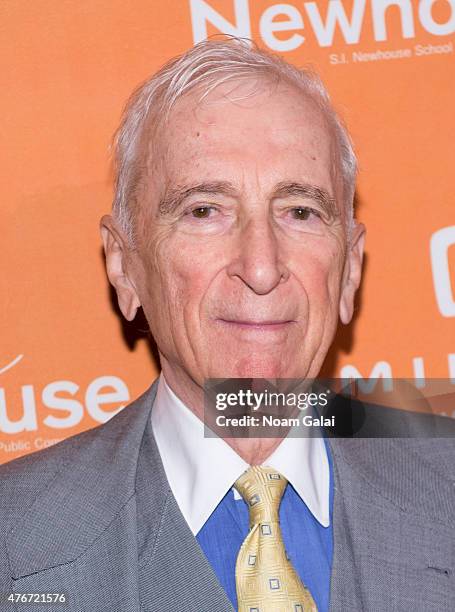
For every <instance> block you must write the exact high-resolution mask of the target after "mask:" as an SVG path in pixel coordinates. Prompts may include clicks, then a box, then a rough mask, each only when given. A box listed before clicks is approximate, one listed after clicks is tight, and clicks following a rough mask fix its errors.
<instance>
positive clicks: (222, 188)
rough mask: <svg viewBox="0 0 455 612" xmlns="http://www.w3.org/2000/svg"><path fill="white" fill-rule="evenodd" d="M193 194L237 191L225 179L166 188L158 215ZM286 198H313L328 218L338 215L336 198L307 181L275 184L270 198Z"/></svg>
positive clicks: (233, 193) (172, 210) (227, 194)
mask: <svg viewBox="0 0 455 612" xmlns="http://www.w3.org/2000/svg"><path fill="white" fill-rule="evenodd" d="M195 194H198V195H199V194H205V195H212V196H214V195H226V196H230V197H235V196H238V191H237V190H236V189H235V187H234V186H233V185H232V184H231V183H229V182H227V181H212V182H204V183H198V184H196V185H192V186H189V185H183V186H180V187H175V188H173V189H170V190H168V192H167V193H166V195H165V196H164V197H163V198H162V199H161V201H160V203H159V213H160V215H163V216H165V215H171V214H173V213H175V211H176V210H177V209H178V208H179V206H180V205H181V204H182V202H183V201H184V200H186V199H187V198H189V197H190V196H192V195H195ZM286 197H287V198H288V197H299V198H305V199H309V200H313V201H314V202H315V203H316V204H318V205H319V206H320V207H321V208H322V210H323V212H325V213H326V214H327V216H328V217H329V218H330V219H333V218H336V217H338V216H339V215H340V213H339V211H338V209H337V205H336V200H335V198H333V197H332V196H331V195H330V194H329V192H328V191H326V190H325V189H323V188H321V187H316V186H315V185H310V184H308V183H299V182H295V181H283V182H281V183H278V185H276V186H275V188H274V190H273V191H272V193H271V199H277V198H286Z"/></svg>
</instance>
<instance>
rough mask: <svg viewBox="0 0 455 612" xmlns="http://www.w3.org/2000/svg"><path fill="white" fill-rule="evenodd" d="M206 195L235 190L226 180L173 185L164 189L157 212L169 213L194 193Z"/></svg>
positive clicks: (224, 193)
mask: <svg viewBox="0 0 455 612" xmlns="http://www.w3.org/2000/svg"><path fill="white" fill-rule="evenodd" d="M199 193H201V194H208V195H227V196H234V195H236V193H237V192H236V190H235V189H234V187H233V186H232V184H231V183H229V182H227V181H212V182H204V183H198V184H196V185H181V186H179V187H173V188H170V189H168V190H167V191H166V193H165V195H164V197H163V198H162V199H161V201H160V203H159V207H158V210H159V213H160V214H161V215H170V214H172V213H173V212H175V210H176V209H177V208H178V206H179V205H180V204H181V203H182V202H183V201H184V200H185V199H186V198H189V197H190V196H192V195H194V194H199Z"/></svg>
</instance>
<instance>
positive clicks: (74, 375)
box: [0, 0, 455, 462]
mask: <svg viewBox="0 0 455 612" xmlns="http://www.w3.org/2000/svg"><path fill="white" fill-rule="evenodd" d="M0 24H1V25H0V28H1V30H2V31H1V36H0V57H1V58H2V67H1V70H0V80H1V92H2V93H1V102H0V104H1V114H0V117H1V128H2V134H3V138H2V143H3V145H2V156H3V159H2V162H1V169H2V173H3V181H2V188H1V189H2V200H1V213H0V215H1V245H2V248H1V259H0V261H1V263H0V265H1V274H0V283H1V285H0V290H1V291H0V294H1V326H0V327H1V344H0V462H5V461H9V460H11V459H13V458H14V457H17V456H19V455H23V454H26V453H29V452H32V451H34V450H37V449H40V448H43V447H46V446H49V445H51V444H53V443H55V442H56V441H59V440H62V439H63V438H65V437H67V436H70V435H73V434H75V433H77V432H79V431H82V430H85V429H88V428H90V427H93V426H95V425H98V424H100V423H103V422H105V421H106V420H108V419H109V418H110V417H111V416H112V415H114V414H115V413H116V412H117V411H118V410H120V409H121V408H122V407H124V406H125V405H126V404H127V403H128V402H129V401H130V400H131V399H133V398H135V397H137V396H138V395H139V394H140V393H141V392H142V391H143V390H145V389H146V388H147V387H148V386H149V385H150V383H151V382H152V381H153V379H154V378H155V377H156V374H157V366H156V364H155V362H154V359H153V355H152V353H151V351H150V349H149V345H148V343H147V340H146V338H145V337H143V336H142V337H141V335H140V334H136V335H135V334H134V333H133V331H132V329H131V328H130V327H128V326H125V325H123V324H122V323H121V320H120V318H119V315H118V312H117V311H116V310H115V307H114V306H113V304H112V298H111V294H110V291H109V288H108V283H107V280H106V276H105V272H104V268H103V259H102V252H101V243H100V238H99V232H98V222H99V218H100V216H101V215H102V214H103V213H105V212H108V211H109V209H110V205H111V200H112V176H111V160H110V143H111V137H112V134H113V132H114V130H115V128H116V126H117V125H118V121H119V117H120V113H121V110H122V108H123V105H124V102H125V100H126V99H127V97H128V95H129V94H130V92H131V91H132V89H133V88H134V87H135V86H136V85H137V84H138V83H140V82H141V81H143V80H144V79H145V78H146V77H148V76H149V75H150V74H151V73H153V72H154V71H155V70H156V69H157V68H159V67H160V66H161V65H162V64H163V63H164V62H165V61H166V60H167V59H168V58H169V57H171V56H174V55H176V54H179V53H181V52H183V51H184V50H185V49H187V48H189V47H190V46H192V45H193V44H194V43H196V42H198V41H201V40H203V39H205V38H206V37H208V36H211V35H214V34H219V33H220V32H224V33H228V34H234V35H237V36H244V37H249V38H252V39H254V40H255V41H256V43H257V44H258V45H260V46H261V47H264V48H266V49H269V50H272V51H274V52H276V53H278V54H280V55H282V56H283V57H284V58H286V60H288V61H290V62H293V63H295V64H296V65H299V66H303V65H308V64H309V65H311V66H312V67H313V68H315V69H316V70H317V71H318V72H319V73H320V74H321V76H322V78H323V80H324V81H325V83H326V85H327V87H328V89H329V91H330V92H331V95H332V99H333V101H334V104H335V106H336V108H337V109H338V111H339V112H340V114H341V115H342V116H343V117H344V119H345V121H346V123H347V125H348V127H349V129H350V131H351V134H352V136H353V139H354V142H355V145H356V150H357V153H358V156H359V160H360V176H359V185H358V193H357V215H358V218H359V219H360V220H361V221H362V222H364V223H365V224H366V226H367V228H368V236H367V248H366V250H367V257H366V262H365V270H364V282H363V286H362V290H361V293H360V295H359V299H358V302H357V312H356V318H355V321H354V324H353V327H352V328H343V329H340V332H339V334H338V336H337V339H336V344H335V346H334V349H333V350H332V351H331V353H330V355H329V358H328V360H327V363H326V366H325V372H324V373H325V375H328V376H343V377H351V376H353V377H362V378H364V379H369V378H371V377H379V378H381V377H382V378H384V377H386V378H387V377H389V378H390V377H392V376H393V377H399V376H401V377H407V378H411V379H412V378H416V379H419V380H420V381H422V380H429V379H431V378H436V377H440V378H447V379H450V380H453V382H454V383H455V279H454V274H455V214H454V211H455V203H454V191H455V190H454V168H455V147H454V142H455V110H454V109H455V89H454V82H455V52H454V43H455V0H420V1H419V0H415V1H411V0H329V1H324V2H322V1H320V2H319V1H318V2H305V1H302V0H289V1H288V2H285V3H281V2H280V3H278V2H276V1H275V0H192V1H189V0H171V1H170V2H169V1H168V2H164V1H163V2H161V1H159V0H134V1H132V0H66V1H65V2H60V1H57V0H40V1H39V2H30V0H3V2H2V3H1V6H0ZM453 409H454V410H455V406H454V407H453ZM448 412H449V413H450V415H451V416H455V413H454V414H452V410H451V407H450V406H449V409H448Z"/></svg>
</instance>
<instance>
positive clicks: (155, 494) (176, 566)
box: [136, 420, 233, 612]
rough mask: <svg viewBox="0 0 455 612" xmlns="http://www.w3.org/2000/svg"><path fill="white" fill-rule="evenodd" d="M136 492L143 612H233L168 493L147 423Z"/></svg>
mask: <svg viewBox="0 0 455 612" xmlns="http://www.w3.org/2000/svg"><path fill="white" fill-rule="evenodd" d="M136 490H137V512H138V548H139V589H140V599H141V610H143V611H147V612H149V611H150V612H151V611H155V610H156V611H157V612H158V611H159V612H167V611H169V612H171V611H174V610H191V611H193V610H194V611H195V612H196V611H197V612H213V611H214V610H216V611H217V612H233V608H232V605H231V603H230V601H229V599H228V598H227V596H226V594H225V592H224V590H223V588H222V587H221V585H220V583H219V581H218V579H217V577H216V575H215V573H214V572H213V570H212V568H211V566H210V564H209V563H208V561H207V559H206V557H205V555H204V553H203V551H202V550H201V548H200V546H199V544H198V542H197V540H196V538H195V537H194V536H193V534H192V532H191V530H190V529H189V527H188V525H187V523H186V521H185V519H184V518H183V515H182V513H181V512H180V509H179V508H178V505H177V502H176V501H175V498H174V496H173V495H172V492H171V491H170V489H169V485H168V482H167V480H166V477H165V474H164V468H163V466H162V463H161V458H160V456H159V452H158V449H157V446H156V443H155V440H154V437H153V433H152V427H151V424H150V420H149V421H148V423H147V426H146V431H145V435H144V438H143V441H142V448H141V452H140V455H139V463H138V470H137V481H136Z"/></svg>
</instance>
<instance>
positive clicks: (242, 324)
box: [217, 319, 296, 332]
mask: <svg viewBox="0 0 455 612" xmlns="http://www.w3.org/2000/svg"><path fill="white" fill-rule="evenodd" d="M217 320H218V321H219V322H220V323H222V324H224V325H226V326H228V327H231V328H232V329H245V330H255V331H264V332H272V331H279V330H282V329H285V328H286V327H288V326H289V325H292V324H294V323H295V322H296V321H294V320H292V319H284V320H281V319H280V320H277V319H265V320H257V319H256V320H252V319H217Z"/></svg>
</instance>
